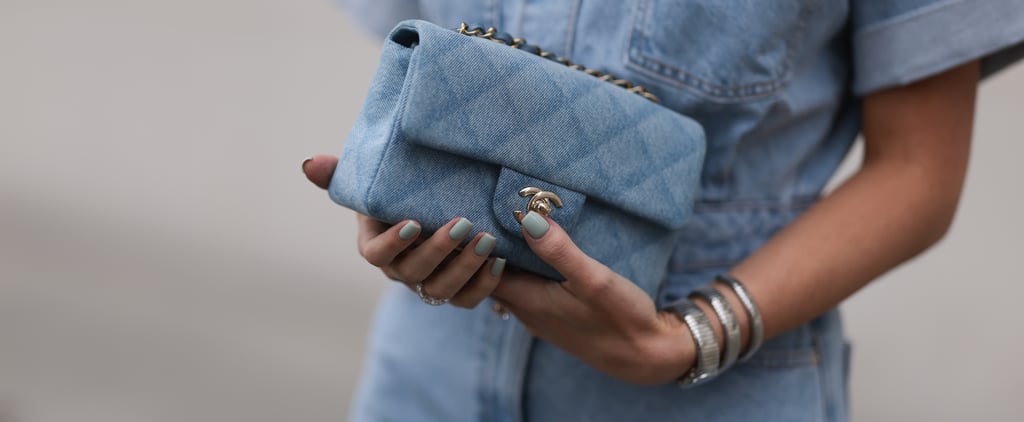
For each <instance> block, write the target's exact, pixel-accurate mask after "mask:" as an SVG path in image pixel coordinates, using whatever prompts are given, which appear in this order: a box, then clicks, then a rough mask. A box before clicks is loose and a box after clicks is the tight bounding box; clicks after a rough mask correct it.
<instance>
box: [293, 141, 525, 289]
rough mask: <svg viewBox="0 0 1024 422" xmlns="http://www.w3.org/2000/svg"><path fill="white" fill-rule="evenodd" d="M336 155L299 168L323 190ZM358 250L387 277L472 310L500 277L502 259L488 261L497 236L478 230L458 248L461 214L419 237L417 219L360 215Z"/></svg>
mask: <svg viewBox="0 0 1024 422" xmlns="http://www.w3.org/2000/svg"><path fill="white" fill-rule="evenodd" d="M337 164H338V159H337V158H335V157H333V156H329V155H319V156H316V157H314V158H312V159H309V160H306V161H305V162H303V163H302V171H303V172H304V173H306V177H307V178H309V180H310V181H311V182H313V183H314V184H315V185H317V186H319V187H321V188H324V189H326V188H327V185H328V184H329V183H330V180H331V175H333V174H334V168H335V167H336V166H337ZM357 218H358V221H359V238H358V247H359V253H360V254H361V255H362V256H363V258H364V259H366V261H367V262H369V263H370V264H372V265H374V266H376V267H379V268H380V269H381V270H382V271H383V272H384V275H386V276H387V277H388V278H390V279H392V280H396V281H400V282H402V283H404V284H405V285H406V286H407V287H409V288H410V289H412V290H413V291H415V290H416V285H417V284H418V283H423V291H424V293H426V294H427V295H429V296H431V297H435V298H442V299H449V301H448V303H449V304H451V305H454V306H458V307H462V308H473V307H476V305H478V304H480V302H481V301H483V300H484V299H486V298H487V296H488V295H490V294H491V292H492V291H493V290H494V288H495V287H496V286H497V285H498V282H499V281H500V280H501V275H502V272H503V269H504V267H505V260H504V259H502V258H495V259H488V255H489V254H490V253H491V251H492V250H493V249H494V244H495V238H494V236H492V235H491V234H489V233H479V234H477V235H476V236H475V237H473V238H472V239H471V240H470V241H469V243H468V244H467V245H466V246H465V248H463V249H462V250H461V251H459V250H457V249H458V247H459V245H461V244H462V242H463V241H464V240H465V239H466V238H467V236H468V235H469V233H470V231H471V230H472V229H473V223H472V222H470V221H469V220H466V219H465V218H455V219H452V220H451V221H450V222H448V224H446V225H444V227H441V228H440V229H438V230H437V231H436V232H435V233H434V234H433V235H432V236H429V237H426V238H424V237H423V236H421V231H422V230H421V228H420V225H419V223H417V222H415V221H412V220H407V221H402V222H400V223H398V224H395V225H393V226H390V225H388V224H386V223H383V222H380V221H377V220H374V219H372V218H370V217H367V216H364V215H358V217H357Z"/></svg>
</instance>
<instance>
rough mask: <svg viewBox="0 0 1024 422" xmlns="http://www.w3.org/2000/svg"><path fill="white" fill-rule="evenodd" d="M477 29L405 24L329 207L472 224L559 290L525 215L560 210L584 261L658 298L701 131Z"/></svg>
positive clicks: (390, 48)
mask: <svg viewBox="0 0 1024 422" xmlns="http://www.w3.org/2000/svg"><path fill="white" fill-rule="evenodd" d="M467 28H468V27H467V26H466V25H463V27H462V28H460V32H461V33H460V32H456V31H452V30H449V29H445V28H441V27H438V26H436V25H434V24H431V23H428V22H424V21H405V22H402V23H400V24H399V25H398V26H397V27H396V28H395V29H394V30H393V31H392V32H391V34H390V35H389V36H388V38H387V41H386V44H385V46H384V50H383V54H382V56H381V62H380V65H379V67H378V69H377V73H376V76H375V77H374V80H373V83H372V85H371V87H370V92H369V95H368V97H367V99H366V101H365V103H364V105H363V109H362V111H361V112H360V115H359V117H358V119H357V121H356V123H355V126H354V127H353V128H352V130H351V132H350V134H349V137H348V140H347V142H346V144H345V149H344V152H343V153H342V155H341V158H340V160H339V162H338V167H337V169H336V170H335V172H334V177H333V179H332V180H331V184H330V187H329V189H328V191H329V193H330V197H331V199H333V200H334V201H335V202H337V203H339V204H341V205H344V206H346V207H348V208H351V209H353V210H355V211H356V212H359V213H362V214H365V215H369V216H371V217H374V218H376V219H379V220H382V221H385V222H389V223H397V222H399V221H401V220H403V219H407V218H412V219H416V220H417V221H419V222H420V223H421V224H422V225H423V228H424V230H426V231H434V230H437V229H438V228H440V227H441V226H443V225H444V224H445V223H447V222H448V221H450V220H451V218H453V217H456V216H464V217H466V218H468V219H470V220H471V221H473V222H474V223H475V224H476V226H475V229H476V230H481V231H487V232H490V233H493V234H494V235H495V236H496V237H497V238H498V241H497V245H496V247H495V251H494V252H493V253H492V255H494V256H502V257H506V258H507V259H508V262H509V264H512V265H515V266H517V267H519V268H522V269H526V270H529V271H532V272H535V273H538V274H541V275H543V276H546V277H549V278H552V279H562V277H561V276H560V275H559V274H558V273H557V272H556V271H555V270H554V269H552V268H551V267H549V266H548V265H547V264H545V263H544V262H543V261H541V260H540V259H539V258H537V257H536V256H535V255H534V254H533V253H532V252H531V251H530V249H529V248H528V247H527V245H526V242H525V241H524V240H523V238H522V236H523V235H522V232H521V229H520V224H519V221H518V219H517V217H516V213H515V211H526V210H527V209H528V208H530V207H532V208H530V209H535V210H544V209H545V208H547V209H553V211H552V212H551V213H550V217H551V218H552V219H554V220H555V221H557V222H558V223H559V224H560V225H561V226H562V227H563V228H564V229H565V230H566V231H567V232H568V233H569V235H570V236H571V237H572V238H573V240H574V241H575V242H576V243H577V244H578V245H579V246H580V248H581V249H582V250H583V251H584V252H586V253H587V254H589V255H590V256H591V257H593V258H595V259H597V260H598V261H601V262H602V263H604V264H605V265H607V266H609V267H610V268H611V269H612V270H614V271H616V272H618V273H619V274H621V275H623V276H625V277H626V278H629V279H630V280H633V281H634V282H635V283H636V284H638V285H639V286H640V287H641V288H643V289H644V290H645V291H647V292H648V293H649V294H651V295H653V294H654V293H655V292H656V290H657V287H658V285H659V284H660V280H661V278H662V276H663V274H664V273H665V269H666V265H667V263H668V257H669V254H670V252H671V249H672V245H673V240H674V232H675V231H677V230H679V229H681V228H682V227H683V225H684V224H685V223H686V221H687V219H688V218H689V215H690V212H691V208H692V202H693V198H694V191H695V189H696V186H697V183H698V177H699V174H700V167H701V163H702V160H703V158H704V133H703V130H702V128H701V127H700V125H699V124H697V123H696V122H695V121H694V120H692V119H690V118H687V117H685V116H682V115H680V114H678V113H675V112H673V111H671V110H669V109H667V108H664V107H662V106H659V105H658V104H656V103H655V102H654V101H652V100H654V98H653V95H651V94H649V93H647V92H646V91H644V90H643V89H642V88H640V87H634V86H632V85H629V84H628V83H624V81H618V80H615V79H614V78H613V77H611V76H610V75H602V74H600V73H599V72H595V71H584V69H582V68H581V66H577V65H573V64H572V63H569V62H568V60H566V59H562V58H558V57H554V56H553V55H551V54H550V53H547V52H544V51H543V50H541V49H539V48H537V47H532V46H529V45H528V44H525V40H521V39H513V38H511V37H509V36H507V35H505V34H497V33H496V32H495V31H493V29H489V30H488V32H487V33H482V32H483V31H482V30H479V29H472V30H470V31H469V32H467V31H466V29H467ZM467 35H476V36H467ZM485 38H490V39H485ZM495 41H498V42H495ZM510 45H512V46H514V47H516V48H512V47H510ZM595 76H598V77H595ZM609 82H617V83H618V84H619V85H622V86H616V84H614V83H609ZM624 88H628V89H624ZM638 94H639V95H638ZM554 196H557V197H558V200H555V199H548V198H552V197H554Z"/></svg>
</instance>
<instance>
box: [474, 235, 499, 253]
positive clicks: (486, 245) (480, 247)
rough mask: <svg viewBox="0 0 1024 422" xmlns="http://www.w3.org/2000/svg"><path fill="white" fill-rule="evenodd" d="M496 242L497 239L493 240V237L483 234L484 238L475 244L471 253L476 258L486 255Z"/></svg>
mask: <svg viewBox="0 0 1024 422" xmlns="http://www.w3.org/2000/svg"><path fill="white" fill-rule="evenodd" d="M496 240H497V239H495V238H494V236H491V235H490V234H486V233H485V234H484V237H481V238H480V241H479V242H476V247H475V248H473V253H475V254H476V256H484V255H487V253H488V252H490V251H491V248H493V247H494V242H495V241H496Z"/></svg>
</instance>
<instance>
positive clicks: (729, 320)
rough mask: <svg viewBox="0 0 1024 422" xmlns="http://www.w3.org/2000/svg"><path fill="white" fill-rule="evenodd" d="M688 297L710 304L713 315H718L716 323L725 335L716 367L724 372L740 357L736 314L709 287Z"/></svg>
mask: <svg viewBox="0 0 1024 422" xmlns="http://www.w3.org/2000/svg"><path fill="white" fill-rule="evenodd" d="M690 295H691V296H697V297H700V298H703V299H704V300H706V301H707V302H708V303H709V304H711V308H712V309H714V310H715V314H716V315H718V322H719V323H720V324H721V325H722V333H723V334H725V343H723V348H722V361H721V363H720V364H719V365H718V371H719V372H721V371H724V370H726V369H727V368H729V367H730V366H732V364H733V363H736V358H737V357H739V355H740V347H741V343H742V342H741V340H740V323H739V321H738V320H737V319H736V312H735V311H733V310H732V306H729V302H727V301H726V300H725V296H722V294H721V293H719V292H718V290H715V289H714V288H712V287H710V286H705V287H701V288H699V289H697V290H694V291H693V293H691V294H690Z"/></svg>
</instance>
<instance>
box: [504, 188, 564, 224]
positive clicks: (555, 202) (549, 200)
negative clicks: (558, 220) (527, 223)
mask: <svg viewBox="0 0 1024 422" xmlns="http://www.w3.org/2000/svg"><path fill="white" fill-rule="evenodd" d="M519 196H522V197H523V198H526V197H528V196H532V198H530V201H529V202H527V204H526V210H527V211H534V212H537V213H538V214H542V215H548V214H551V211H554V209H555V208H562V198H559V197H558V195H556V194H555V193H554V192H548V191H546V190H541V189H540V188H535V187H533V186H528V187H525V188H523V189H522V190H520V191H519ZM512 214H514V215H515V216H516V221H518V222H520V223H522V222H523V217H525V216H526V214H524V213H523V212H522V211H518V210H517V211H512Z"/></svg>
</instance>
